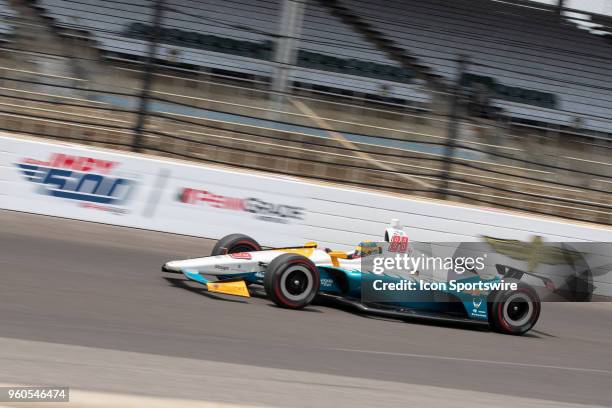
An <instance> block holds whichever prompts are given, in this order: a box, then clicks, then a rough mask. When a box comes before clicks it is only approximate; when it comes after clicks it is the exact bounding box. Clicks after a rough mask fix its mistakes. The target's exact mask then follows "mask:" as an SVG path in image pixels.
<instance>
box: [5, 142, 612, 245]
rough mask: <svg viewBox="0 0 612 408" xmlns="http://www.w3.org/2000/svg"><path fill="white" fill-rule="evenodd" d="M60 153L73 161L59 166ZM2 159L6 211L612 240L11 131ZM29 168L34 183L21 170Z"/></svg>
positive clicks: (205, 231)
mask: <svg viewBox="0 0 612 408" xmlns="http://www.w3.org/2000/svg"><path fill="white" fill-rule="evenodd" d="M60 154H61V155H66V156H64V157H63V159H62V160H59V162H58V161H57V160H55V163H49V160H50V159H51V158H52V157H56V158H57V157H58V156H54V155H60ZM60 157H61V156H60ZM108 162H113V163H112V165H109V164H108ZM0 163H1V165H2V167H1V173H0V183H2V188H1V190H0V208H3V209H10V210H17V211H25V212H31V213H37V214H46V215H53V216H59V217H67V218H73V219H79V220H86V221H94V222H101V223H107V224H114V225H122V226H129V227H136V228H144V229H150V230H156V231H165V232H172V233H178V234H186V235H194V236H201V237H207V238H220V237H222V236H224V235H226V234H230V233H234V232H241V233H245V234H248V235H251V236H253V237H254V238H255V239H257V240H258V241H260V242H261V243H262V244H264V245H287V244H301V243H302V242H304V241H307V240H315V241H318V242H319V243H320V244H322V245H324V246H329V247H335V248H339V249H347V248H349V247H353V246H354V245H356V244H357V243H359V242H360V241H362V240H381V239H382V234H383V232H384V228H385V226H386V225H387V224H388V223H389V221H390V220H391V218H399V219H400V221H401V222H402V224H403V225H405V226H406V231H407V232H408V234H409V236H410V239H411V240H417V241H455V242H456V241H476V240H479V237H480V236H481V235H489V236H495V237H498V238H514V239H521V240H527V239H530V238H531V237H532V236H533V235H541V236H543V237H544V238H545V239H547V240H551V241H565V242H571V241H574V242H575V241H606V242H608V241H612V231H611V230H610V229H605V228H599V227H596V226H588V225H580V224H573V223H569V222H561V221H556V220H552V219H543V218H538V217H535V216H523V215H516V214H510V213H507V212H504V211H496V210H486V209H477V208H469V207H465V206H457V205H452V204H445V203H442V202H436V201H426V200H416V199H410V198H405V197H399V196H394V195H387V194H382V193H374V192H368V191H363V190H359V189H351V188H347V187H337V186H331V185H323V184H317V183H311V182H305V181H302V180H298V179H294V178H288V177H281V176H273V175H263V174H260V173H255V172H245V171H239V170H229V169H227V168H221V167H214V166H207V165H195V164H188V163H183V162H177V161H172V160H164V159H161V158H151V157H143V156H138V155H132V154H128V153H120V152H113V151H110V150H105V149H98V148H92V147H86V146H81V145H74V144H67V143H52V142H48V141H41V140H32V139H20V138H15V137H11V136H8V135H3V136H2V135H0ZM24 163H25V164H26V166H30V167H28V169H29V173H28V174H29V177H30V179H28V177H27V174H24V169H22V168H20V167H19V165H20V164H24ZM58 163H59V164H58ZM54 166H55V167H54ZM104 166H109V167H104ZM51 168H54V169H55V170H53V171H54V172H55V173H54V177H50V176H49V175H48V172H49V169H51ZM85 175H88V176H87V177H86V178H85V179H83V177H84V176H85ZM117 178H121V179H122V180H128V181H126V182H125V183H127V187H126V185H123V186H119V187H118V188H117V189H116V190H115V191H114V193H113V194H115V195H118V196H121V195H122V194H123V193H124V192H125V191H127V190H131V191H130V193H131V194H130V195H129V197H128V199H127V200H126V201H125V202H114V203H113V202H111V203H92V202H91V201H88V200H90V199H93V200H98V199H100V200H105V199H106V198H108V197H107V195H105V191H106V192H108V190H109V189H108V187H109V186H110V184H109V183H112V182H113V181H114V180H116V179H117ZM60 179H63V180H60ZM95 180H98V181H100V180H102V181H101V182H100V184H97V182H96V181H95ZM79 183H80V187H79ZM96 188H97V189H96ZM185 188H188V189H196V190H197V191H195V190H187V193H185ZM121 189H123V190H121ZM204 191H205V192H206V193H204ZM50 193H53V194H58V195H66V194H67V195H73V196H74V195H75V193H78V194H79V197H80V198H78V199H77V198H74V197H72V198H62V197H58V196H54V195H50ZM113 194H111V196H112V195H113ZM83 197H84V199H83ZM180 197H183V201H187V202H183V201H181V199H180ZM266 208H267V210H266ZM247 210H251V212H249V211H247ZM279 213H282V214H285V215H289V216H285V217H283V216H279V215H278V214H279ZM169 245H171V243H169Z"/></svg>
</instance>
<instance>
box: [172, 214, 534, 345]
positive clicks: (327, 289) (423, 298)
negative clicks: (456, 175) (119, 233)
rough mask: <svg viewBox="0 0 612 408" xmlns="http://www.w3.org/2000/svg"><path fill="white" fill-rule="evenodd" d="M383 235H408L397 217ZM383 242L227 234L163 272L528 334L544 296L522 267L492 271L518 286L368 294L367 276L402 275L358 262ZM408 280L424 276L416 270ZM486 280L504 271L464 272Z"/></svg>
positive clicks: (288, 297)
mask: <svg viewBox="0 0 612 408" xmlns="http://www.w3.org/2000/svg"><path fill="white" fill-rule="evenodd" d="M384 239H385V242H386V243H388V244H389V245H394V244H398V243H402V242H407V234H406V232H405V231H404V230H403V229H402V228H401V226H400V225H399V222H398V221H397V220H392V222H391V225H390V226H389V227H388V228H387V229H386V230H385V235H384ZM380 244H381V243H376V242H368V241H365V242H362V243H360V244H359V245H358V246H357V247H356V249H355V250H354V251H352V252H344V251H333V250H330V249H321V248H319V247H318V245H317V243H316V242H307V243H306V244H305V245H302V246H296V247H283V248H271V249H263V248H262V247H261V245H260V244H259V243H258V242H257V241H256V240H254V239H253V238H251V237H249V236H246V235H243V234H231V235H228V236H226V237H224V238H222V239H220V240H219V241H218V242H217V243H216V245H215V246H214V248H213V250H212V253H211V255H210V256H207V257H203V258H194V259H186V260H175V261H170V262H167V263H165V264H164V265H163V266H162V271H164V272H171V273H182V274H183V275H184V276H185V277H187V278H188V279H189V280H191V281H195V282H198V283H200V284H203V285H205V286H206V287H207V289H208V291H210V292H217V293H223V294H229V295H236V296H244V297H249V296H250V295H251V292H250V290H249V287H252V285H253V286H254V285H263V288H264V290H265V295H266V296H267V297H268V298H269V299H271V300H272V301H273V302H274V303H275V304H276V305H278V306H280V307H283V308H289V309H301V308H304V307H306V306H308V305H309V304H311V303H312V302H313V300H314V299H315V298H317V297H318V298H321V299H327V300H330V301H332V302H334V303H337V304H341V305H344V306H349V307H352V308H355V309H357V310H358V311H360V312H363V313H367V314H373V315H379V316H384V317H392V318H399V319H406V320H412V319H425V320H430V321H440V322H447V323H448V322H453V323H457V322H459V323H462V324H476V325H489V326H490V327H491V328H492V329H493V330H495V331H498V332H501V333H505V334H513V335H521V334H524V333H526V332H527V331H529V330H530V329H531V328H532V327H533V326H534V325H535V324H536V322H537V320H538V317H539V315H540V309H541V303H540V298H539V295H538V293H537V291H536V290H535V289H534V288H533V287H531V286H530V285H528V284H526V283H524V282H521V281H520V279H521V276H522V275H521V273H519V272H517V271H516V270H515V269H511V268H507V267H504V266H503V265H496V267H497V270H498V272H499V273H501V274H503V273H504V272H506V273H507V274H508V276H506V277H505V279H506V281H508V280H513V281H515V283H516V286H515V287H516V289H515V290H488V291H487V290H465V291H450V290H438V291H429V292H423V291H413V292H404V293H403V297H401V298H400V299H386V300H383V301H381V300H378V301H371V300H368V299H365V298H364V292H363V286H365V285H366V283H365V282H368V283H370V282H372V278H376V280H378V281H379V283H380V282H382V283H386V284H390V283H394V284H398V283H400V282H402V281H403V280H405V279H403V278H402V277H399V276H394V275H392V274H382V275H374V274H373V273H372V271H371V270H364V264H365V263H364V262H362V261H363V260H364V259H365V258H366V257H369V256H376V255H380V254H382V253H383V251H384V250H385V248H383V247H382V246H381V245H380ZM386 249H388V247H387V248H386ZM508 271H511V272H508ZM410 279H423V277H422V276H420V275H419V271H415V273H412V274H411V278H410ZM430 280H431V279H430ZM483 280H486V281H487V282H489V283H491V282H498V281H503V278H502V277H501V275H499V274H497V275H494V276H487V277H481V276H479V275H477V274H472V275H471V276H469V277H466V278H465V279H463V281H465V282H474V283H478V282H480V281H483Z"/></svg>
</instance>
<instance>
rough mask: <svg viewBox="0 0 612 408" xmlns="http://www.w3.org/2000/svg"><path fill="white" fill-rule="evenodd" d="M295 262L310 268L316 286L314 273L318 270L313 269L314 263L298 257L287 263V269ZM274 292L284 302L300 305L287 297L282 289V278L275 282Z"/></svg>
mask: <svg viewBox="0 0 612 408" xmlns="http://www.w3.org/2000/svg"><path fill="white" fill-rule="evenodd" d="M293 264H302V265H305V266H306V267H307V268H308V270H310V272H311V273H312V274H313V276H312V278H313V282H312V284H313V287H314V285H316V282H314V280H315V279H314V278H315V276H314V275H316V272H315V271H313V270H312V265H311V264H310V263H308V262H304V261H303V260H301V259H296V260H294V261H291V262H288V263H287V267H286V268H285V270H287V268H288V267H289V266H291V265H293ZM284 272H285V271H283V273H284ZM274 293H275V294H276V297H277V298H279V299H283V303H285V304H287V305H289V306H293V307H297V306H299V304H298V303H296V302H293V301H292V300H290V299H287V297H286V296H285V295H283V293H282V291H281V290H280V279H279V280H278V281H276V282H274Z"/></svg>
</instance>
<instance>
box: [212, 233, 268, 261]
mask: <svg viewBox="0 0 612 408" xmlns="http://www.w3.org/2000/svg"><path fill="white" fill-rule="evenodd" d="M254 251H261V245H259V243H258V242H257V241H255V240H254V239H253V238H251V237H249V236H248V235H244V234H231V235H227V236H225V237H223V238H221V239H220V240H219V241H217V243H216V244H215V246H214V248H213V250H212V252H211V254H210V255H211V256H216V255H225V254H236V253H239V252H254Z"/></svg>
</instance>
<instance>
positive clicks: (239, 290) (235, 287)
mask: <svg viewBox="0 0 612 408" xmlns="http://www.w3.org/2000/svg"><path fill="white" fill-rule="evenodd" d="M206 287H207V288H208V291H209V292H215V293H224V294H226V295H235V296H243V297H251V295H250V294H249V290H248V289H247V287H246V283H244V281H243V280H239V281H231V282H209V283H207V284H206Z"/></svg>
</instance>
